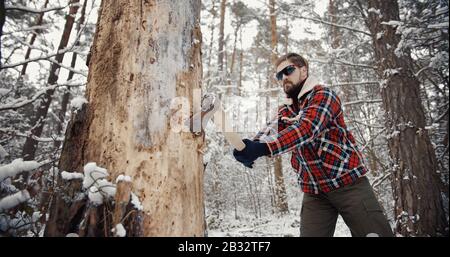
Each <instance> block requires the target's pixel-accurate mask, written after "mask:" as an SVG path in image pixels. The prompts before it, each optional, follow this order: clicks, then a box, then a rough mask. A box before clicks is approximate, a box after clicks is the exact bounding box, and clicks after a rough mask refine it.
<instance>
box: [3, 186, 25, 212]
mask: <svg viewBox="0 0 450 257" xmlns="http://www.w3.org/2000/svg"><path fill="white" fill-rule="evenodd" d="M28 199H30V194H29V193H28V191H27V190H22V191H19V192H17V193H15V194H12V195H8V196H6V197H3V198H2V199H0V212H3V211H6V210H9V209H11V208H13V207H15V206H17V205H19V204H20V203H23V202H25V201H28Z"/></svg>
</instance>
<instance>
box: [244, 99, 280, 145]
mask: <svg viewBox="0 0 450 257" xmlns="http://www.w3.org/2000/svg"><path fill="white" fill-rule="evenodd" d="M286 108H287V107H286V106H285V105H283V106H280V107H279V108H278V113H277V115H276V116H275V117H274V118H273V119H272V120H270V121H269V122H267V123H266V127H264V128H263V129H262V130H260V131H259V132H258V133H257V134H256V136H255V137H253V139H252V140H253V141H266V140H267V138H266V137H267V136H269V137H270V136H273V135H277V134H278V133H279V132H280V131H282V130H283V129H285V128H286V127H287V125H286V123H285V122H283V121H281V120H280V118H281V117H282V116H283V113H284V112H285V109H286Z"/></svg>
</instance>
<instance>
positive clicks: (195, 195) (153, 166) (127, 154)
mask: <svg viewBox="0 0 450 257" xmlns="http://www.w3.org/2000/svg"><path fill="white" fill-rule="evenodd" d="M200 9H201V6H200V1H199V0H189V1H157V2H153V1H152V2H144V1H142V2H141V1H132V2H130V1H125V0H120V1H119V0H117V1H102V5H101V9H100V12H99V20H98V24H97V31H96V35H95V38H94V43H93V47H92V57H91V60H90V64H89V77H88V85H87V92H86V98H87V100H88V102H89V103H88V104H85V105H84V107H83V110H81V111H79V112H78V114H77V115H76V116H74V117H72V121H71V122H70V124H69V126H68V129H67V132H66V141H65V143H64V146H63V150H62V154H61V160H60V164H59V168H60V170H69V171H77V172H81V171H82V169H83V166H84V165H85V164H86V163H88V162H96V163H97V165H99V166H102V167H105V168H107V170H108V171H109V173H110V176H111V180H112V181H115V179H116V177H117V176H118V175H119V174H123V173H124V174H125V175H128V176H130V177H131V179H132V188H131V191H133V192H134V193H136V194H137V196H138V197H139V199H140V200H141V202H142V205H143V220H142V234H140V233H137V235H144V236H202V235H204V211H203V164H202V156H201V154H200V152H199V151H198V149H199V148H201V147H202V145H203V138H202V137H195V136H194V135H193V134H192V133H185V132H180V133H178V132H174V131H173V130H171V127H170V120H171V111H172V110H171V106H170V104H171V100H173V99H174V98H175V97H186V98H187V99H188V101H189V102H191V100H192V99H193V91H194V89H200V80H201V77H202V66H201V48H200V47H201V38H202V37H201V32H200V24H199V19H200ZM118 190H120V188H118ZM116 194H120V192H117V193H116ZM66 199H67V197H66ZM72 206H74V203H73V202H70V201H65V200H63V195H62V194H60V195H58V197H56V199H55V201H54V202H53V204H52V209H51V213H50V220H49V222H48V224H47V231H46V234H47V235H51V236H57V235H64V234H66V233H68V232H73V231H70V230H71V227H74V226H73V225H74V224H77V223H79V222H80V218H71V217H73V215H72V216H70V215H71V213H77V212H83V211H84V208H85V206H86V205H84V204H80V206H75V207H72ZM71 208H72V209H75V211H72V212H71V213H69V212H68V211H66V210H69V209H71ZM138 218H139V217H137V218H136V219H138ZM136 222H139V221H136ZM89 229H92V230H99V229H101V227H100V225H97V224H95V223H92V224H90V225H88V229H87V230H88V231H89ZM91 234H92V233H91ZM93 234H100V233H93Z"/></svg>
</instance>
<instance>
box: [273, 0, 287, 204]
mask: <svg viewBox="0 0 450 257" xmlns="http://www.w3.org/2000/svg"><path fill="white" fill-rule="evenodd" d="M269 15H270V31H271V33H270V34H271V49H272V51H271V55H270V57H271V63H272V67H273V68H272V69H270V70H271V74H274V73H275V69H276V67H275V63H276V61H277V59H278V50H277V45H278V35H277V16H276V14H275V0H270V1H269ZM271 77H272V76H271V75H269V79H270V78H271ZM276 86H277V84H274V87H276ZM273 96H275V95H273ZM268 106H269V105H268ZM274 176H275V204H276V209H277V212H279V213H287V212H289V208H288V203H287V199H286V188H285V186H284V178H283V165H282V159H281V157H280V156H277V157H275V158H274Z"/></svg>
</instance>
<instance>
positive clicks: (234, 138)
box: [223, 132, 245, 151]
mask: <svg viewBox="0 0 450 257" xmlns="http://www.w3.org/2000/svg"><path fill="white" fill-rule="evenodd" d="M223 134H224V136H225V138H226V139H227V141H228V142H229V143H230V144H231V145H232V146H234V148H236V150H238V151H242V150H244V148H245V144H244V142H242V139H241V137H240V136H239V135H238V134H237V133H236V132H224V133H223Z"/></svg>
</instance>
